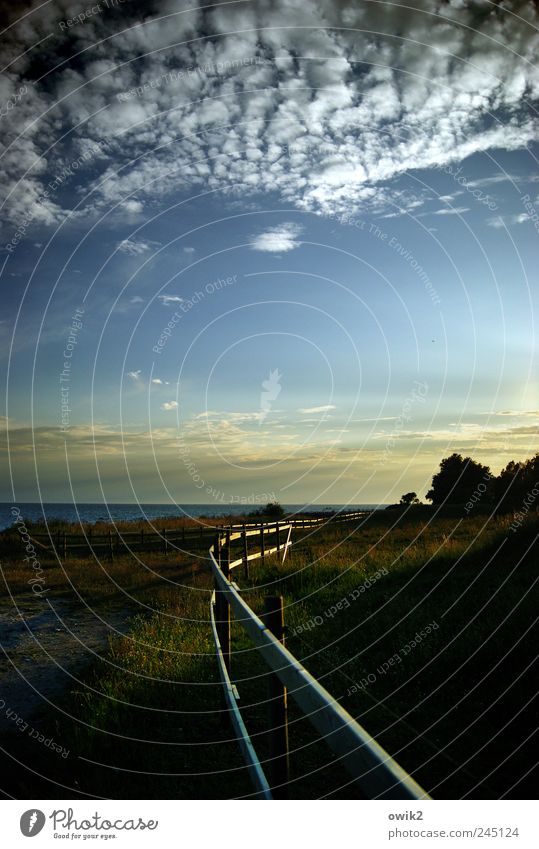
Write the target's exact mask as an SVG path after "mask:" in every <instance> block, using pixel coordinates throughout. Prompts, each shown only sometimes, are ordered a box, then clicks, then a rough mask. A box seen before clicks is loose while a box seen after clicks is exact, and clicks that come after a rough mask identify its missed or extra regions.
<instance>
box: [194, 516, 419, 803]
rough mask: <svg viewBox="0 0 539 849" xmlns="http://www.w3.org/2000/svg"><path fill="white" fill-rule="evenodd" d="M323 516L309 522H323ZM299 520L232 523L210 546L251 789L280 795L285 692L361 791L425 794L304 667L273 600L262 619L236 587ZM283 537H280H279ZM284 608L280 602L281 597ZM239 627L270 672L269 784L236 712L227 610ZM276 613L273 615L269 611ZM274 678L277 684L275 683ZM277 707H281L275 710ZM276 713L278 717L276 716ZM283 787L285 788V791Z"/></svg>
mask: <svg viewBox="0 0 539 849" xmlns="http://www.w3.org/2000/svg"><path fill="white" fill-rule="evenodd" d="M364 515H365V514H358V513H354V514H340V515H338V516H336V517H333V518H332V520H331V521H332V522H350V521H355V520H356V519H358V518H360V517H361V516H364ZM324 521H327V520H324V519H317V520H311V521H310V524H312V525H314V524H321V523H322V522H324ZM297 527H298V522H297V520H295V521H291V522H285V523H277V524H276V523H272V524H270V525H268V524H261V525H258V526H256V527H255V528H242V529H241V530H239V531H236V530H235V528H234V527H232V528H229V529H226V530H225V531H223V532H218V533H217V535H216V538H215V541H214V544H213V546H212V548H211V549H210V563H211V567H212V571H213V576H214V581H215V591H214V593H213V596H212V600H211V623H212V631H213V636H214V641H215V648H216V653H217V660H218V665H219V671H220V676H221V681H222V684H223V690H224V695H225V701H226V704H227V707H228V711H229V716H230V719H231V722H232V725H233V728H234V731H235V734H236V736H237V739H238V742H239V745H240V748H241V751H242V753H243V757H244V760H245V763H246V766H247V768H248V770H249V774H250V777H251V780H252V783H253V785H254V787H255V791H256V795H257V796H258V797H259V798H263V799H272V798H274V797H276V796H281V797H282V796H284V795H286V783H287V761H288V742H287V731H286V712H287V699H288V696H290V697H291V698H293V699H294V701H295V702H296V704H297V705H298V706H299V708H300V710H301V711H302V712H303V713H304V714H305V716H306V717H307V718H308V719H309V721H310V722H311V723H312V725H314V727H315V728H316V729H317V731H318V732H319V733H320V735H321V736H322V738H323V739H324V741H325V742H326V743H327V745H328V746H329V747H330V748H331V749H332V750H333V752H334V753H335V754H336V755H337V756H338V758H339V759H340V762H341V764H342V766H343V767H344V768H346V769H347V770H348V772H349V773H350V775H351V776H352V778H353V779H354V781H355V782H356V783H357V785H358V786H359V788H360V791H361V794H362V795H363V797H365V796H366V797H367V798H383V799H428V798H430V797H429V796H428V794H427V793H426V792H425V791H424V790H423V789H422V788H421V787H420V786H419V785H418V784H417V783H416V781H414V779H413V778H411V776H410V775H408V774H407V773H406V771H405V770H404V769H402V767H401V766H399V764H397V763H396V762H395V761H394V760H393V758H392V757H391V756H390V755H389V754H388V753H387V752H386V751H384V749H383V748H382V747H381V746H380V745H379V744H378V743H377V742H376V741H375V740H374V739H373V738H372V737H371V736H370V735H369V734H368V732H367V731H366V730H365V729H364V728H363V727H362V726H361V725H359V723H358V722H356V720H355V719H354V718H353V717H352V716H351V715H350V714H349V713H348V712H347V711H346V710H345V709H344V708H343V707H342V706H341V705H340V704H339V703H338V702H337V701H336V700H335V699H334V698H333V697H332V696H331V694H330V693H329V692H328V691H327V690H326V689H325V688H324V687H323V686H322V685H321V684H320V683H319V682H318V681H317V680H316V679H315V678H314V677H313V676H312V675H311V674H310V673H309V672H308V671H307V670H306V669H305V667H304V666H303V665H302V664H301V663H300V661H299V660H298V659H297V658H295V657H294V655H292V654H291V653H290V651H288V649H287V648H286V647H285V645H284V630H283V628H282V616H279V600H278V599H275V598H274V597H271V598H270V599H269V604H267V605H266V615H265V616H264V621H262V619H260V618H259V617H258V616H257V614H256V613H255V612H254V611H253V610H252V609H251V607H250V606H249V604H248V603H247V602H246V601H245V599H243V598H242V596H241V589H240V588H239V586H238V585H237V584H236V583H235V582H234V580H233V579H232V573H233V571H234V570H235V569H237V568H238V567H241V566H243V570H244V575H245V576H248V571H249V564H250V563H251V562H252V561H253V560H257V559H264V557H266V556H268V555H270V554H274V553H277V554H281V552H282V557H283V560H284V557H286V554H287V552H288V550H289V548H290V546H291V545H292V540H291V538H290V536H291V532H292V530H293V529H294V528H297ZM255 535H258V537H259V548H258V550H257V551H256V552H253V553H251V554H249V553H248V547H247V540H248V538H249V537H251V536H255ZM268 535H273V536H275V541H274V543H275V544H274V545H272V546H266V537H267V536H268ZM285 535H286V537H285ZM234 542H239V543H240V545H241V557H239V558H237V559H235V560H233V559H232V558H231V546H232V544H233V543H234ZM281 609H282V600H281ZM232 613H233V614H234V616H235V620H236V622H239V623H240V624H241V625H242V627H243V628H244V629H245V631H246V632H247V634H248V635H249V637H250V639H251V640H252V642H253V644H254V646H255V647H256V649H257V650H258V651H259V652H260V654H261V656H262V658H263V659H264V661H265V663H266V664H267V666H268V667H269V668H270V670H271V672H272V673H273V675H271V676H270V678H271V680H272V681H273V687H272V691H271V696H270V702H271V705H272V721H271V725H272V729H273V730H272V732H271V733H272V734H273V735H275V736H276V738H277V739H276V740H274V743H275V745H273V746H272V747H271V754H270V758H269V759H268V763H269V765H270V768H271V777H272V781H271V785H270V782H269V781H268V778H267V776H266V773H265V771H264V768H263V766H262V764H261V762H260V760H259V758H258V756H257V753H256V750H255V747H254V745H253V743H252V740H251V738H250V737H249V734H248V732H247V729H246V726H245V723H244V720H243V718H242V715H241V711H240V708H239V704H238V700H239V693H238V691H237V688H236V686H235V685H234V683H233V681H232V678H231V660H232V645H231V614H232ZM276 613H277V615H275V614H276ZM276 682H277V687H275V683H276ZM279 711H280V713H279ZM279 715H280V716H281V720H280V722H277V721H276V719H275V717H276V716H279ZM283 791H284V792H283Z"/></svg>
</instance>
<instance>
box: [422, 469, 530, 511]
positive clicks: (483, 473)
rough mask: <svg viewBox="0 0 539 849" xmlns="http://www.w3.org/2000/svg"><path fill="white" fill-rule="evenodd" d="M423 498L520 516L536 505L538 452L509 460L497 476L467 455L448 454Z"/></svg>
mask: <svg viewBox="0 0 539 849" xmlns="http://www.w3.org/2000/svg"><path fill="white" fill-rule="evenodd" d="M413 494H415V493H413ZM426 498H427V500H428V501H432V503H433V504H434V505H436V506H438V505H442V504H445V505H463V506H464V508H465V510H466V512H467V513H469V512H470V511H471V510H472V509H473V508H474V507H476V506H478V505H481V506H482V507H485V508H489V509H494V510H495V511H496V512H498V513H518V514H521V516H522V517H524V516H525V515H526V514H528V513H530V512H534V511H536V510H537V508H538V506H539V454H536V455H535V456H534V457H532V458H531V459H530V460H526V461H524V462H514V461H513V460H511V462H510V463H508V464H507V466H506V467H505V468H504V469H502V471H501V472H500V474H499V475H497V476H496V475H494V474H492V472H491V471H490V468H489V467H488V466H483V465H482V464H481V463H478V462H476V461H475V460H472V458H471V457H463V456H462V455H461V454H451V456H450V457H446V458H445V459H444V460H442V462H441V463H440V469H439V471H438V472H437V473H436V474H435V475H434V477H433V479H432V485H431V489H430V490H429V491H428V492H427V495H426Z"/></svg>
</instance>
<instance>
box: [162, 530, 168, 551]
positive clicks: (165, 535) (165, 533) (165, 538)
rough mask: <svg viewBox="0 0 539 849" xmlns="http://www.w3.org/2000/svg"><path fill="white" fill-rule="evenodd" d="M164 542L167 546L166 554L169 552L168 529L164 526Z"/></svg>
mask: <svg viewBox="0 0 539 849" xmlns="http://www.w3.org/2000/svg"><path fill="white" fill-rule="evenodd" d="M163 542H164V546H165V555H166V554H168V540H167V529H166V528H163Z"/></svg>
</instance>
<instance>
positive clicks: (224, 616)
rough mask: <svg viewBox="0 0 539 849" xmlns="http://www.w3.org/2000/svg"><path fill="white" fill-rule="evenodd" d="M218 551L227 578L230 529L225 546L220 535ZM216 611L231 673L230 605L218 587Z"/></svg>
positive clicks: (220, 564) (227, 666) (226, 664)
mask: <svg viewBox="0 0 539 849" xmlns="http://www.w3.org/2000/svg"><path fill="white" fill-rule="evenodd" d="M217 552H218V558H217V562H218V563H219V566H220V569H221V572H222V573H223V575H224V576H225V578H227V579H228V578H229V577H230V567H229V563H230V531H227V532H226V542H225V546H224V548H223V547H222V546H220V545H219V537H218V538H217ZM215 613H216V620H217V633H218V634H219V642H220V643H221V650H222V652H223V660H224V662H225V666H226V668H227V670H228V674H229V675H230V654H231V644H230V605H229V603H228V601H227V598H226V596H225V594H224V593H223V591H222V590H220V589H218V588H217V585H216V593H215Z"/></svg>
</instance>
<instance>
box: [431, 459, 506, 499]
mask: <svg viewBox="0 0 539 849" xmlns="http://www.w3.org/2000/svg"><path fill="white" fill-rule="evenodd" d="M491 478H492V475H491V473H490V469H489V467H488V466H483V465H481V463H476V462H475V460H472V458H471V457H462V455H461V454H451V456H450V457H446V458H445V459H444V460H442V462H441V463H440V471H439V472H437V474H435V475H434V477H433V478H432V487H431V489H429V491H428V492H427V496H426V497H427V499H428V500H429V501H432V503H433V504H435V505H438V504H465V503H466V502H467V501H468V500H469V499H470V498H471V496H472V495H474V496H476V497H477V496H481V498H484V499H485V503H487V502H488V500H489V498H490V485H489V484H490V480H491Z"/></svg>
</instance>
